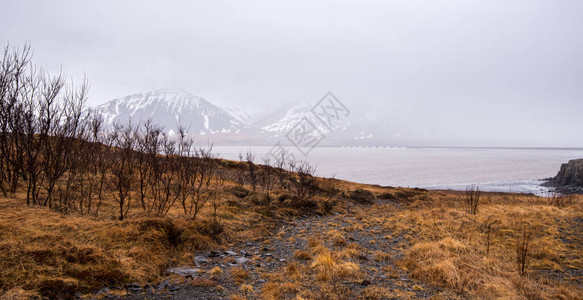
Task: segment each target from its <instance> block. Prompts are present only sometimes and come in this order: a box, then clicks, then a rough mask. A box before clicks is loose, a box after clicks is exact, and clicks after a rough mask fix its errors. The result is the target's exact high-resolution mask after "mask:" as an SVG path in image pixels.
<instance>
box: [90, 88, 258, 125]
mask: <svg viewBox="0 0 583 300" xmlns="http://www.w3.org/2000/svg"><path fill="white" fill-rule="evenodd" d="M95 111H97V112H99V113H101V114H102V115H103V117H104V122H105V124H106V125H109V126H110V125H112V124H114V123H116V122H117V123H126V122H128V120H129V119H131V120H132V121H133V122H140V121H145V120H147V119H152V120H153V121H155V122H156V123H158V124H160V125H162V126H164V131H165V132H167V133H172V132H175V131H176V128H177V127H178V125H179V124H181V125H182V126H184V127H186V128H189V132H190V133H192V134H215V133H226V134H228V133H231V134H236V133H239V132H241V131H242V130H244V129H245V128H246V127H247V126H246V125H245V122H244V121H241V120H239V119H238V118H236V117H235V116H233V115H232V114H231V113H229V112H227V111H226V110H224V109H222V108H220V107H218V106H216V105H213V104H212V103H210V102H208V101H207V100H205V99H203V98H201V97H197V96H194V95H192V94H190V93H188V92H185V91H183V90H179V89H157V90H154V91H151V92H147V93H138V94H133V95H130V96H127V97H124V98H119V99H115V100H111V101H109V102H107V103H105V104H102V105H99V106H97V107H96V108H95Z"/></svg>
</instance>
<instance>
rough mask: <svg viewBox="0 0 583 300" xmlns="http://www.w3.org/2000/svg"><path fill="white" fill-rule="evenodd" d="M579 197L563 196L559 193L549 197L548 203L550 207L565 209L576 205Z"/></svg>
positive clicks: (572, 195)
mask: <svg viewBox="0 0 583 300" xmlns="http://www.w3.org/2000/svg"><path fill="white" fill-rule="evenodd" d="M576 200H577V196H576V195H574V194H569V195H562V194H559V193H552V194H549V195H548V196H547V201H548V203H549V205H552V206H556V207H558V208H565V207H567V206H570V205H572V204H574V203H575V201H576Z"/></svg>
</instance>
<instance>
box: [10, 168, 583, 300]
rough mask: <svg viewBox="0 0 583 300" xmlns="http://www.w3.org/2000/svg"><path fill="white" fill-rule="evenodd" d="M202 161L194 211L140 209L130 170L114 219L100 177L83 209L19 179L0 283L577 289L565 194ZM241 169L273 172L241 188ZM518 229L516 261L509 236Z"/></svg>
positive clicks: (196, 288)
mask: <svg viewBox="0 0 583 300" xmlns="http://www.w3.org/2000/svg"><path fill="white" fill-rule="evenodd" d="M193 159H195V158H193ZM195 160H196V159H195ZM212 165H213V166H214V167H213V169H214V170H215V171H216V172H215V174H220V175H219V177H217V178H218V179H219V181H218V183H220V185H213V186H212V189H213V190H214V191H215V192H213V194H214V195H216V196H217V197H216V198H212V199H215V200H211V201H210V202H208V203H207V204H206V205H205V206H204V207H203V208H202V210H201V211H200V214H199V215H198V216H197V218H196V219H192V217H191V216H188V215H186V214H185V213H184V210H183V208H182V207H181V206H180V205H173V206H172V207H171V208H170V209H169V210H168V212H167V214H166V215H165V216H156V214H154V212H153V211H147V210H144V209H143V208H142V205H141V204H140V202H139V200H138V198H137V197H138V195H139V182H138V181H135V182H133V183H132V185H133V188H132V191H131V193H132V194H133V197H135V198H136V199H135V200H134V201H133V202H132V203H131V205H130V207H129V210H128V213H127V214H126V215H125V218H124V220H123V221H119V220H117V215H118V212H117V210H118V208H117V206H118V203H117V202H116V201H115V199H114V198H113V195H114V194H113V193H110V192H113V191H110V192H107V193H105V194H106V195H108V196H105V197H104V199H103V203H102V205H101V208H100V209H99V211H98V212H97V213H92V214H83V213H81V212H79V211H76V210H70V211H68V212H66V213H63V212H62V211H61V212H60V211H56V210H51V209H48V208H46V207H38V206H35V207H27V206H26V205H23V203H25V195H24V194H23V190H22V189H21V188H19V189H18V191H17V193H16V194H15V195H14V196H9V197H1V198H0V228H1V229H2V230H1V231H0V237H1V242H0V263H1V266H0V267H1V269H2V270H4V271H3V272H2V273H1V274H0V287H1V293H2V295H3V297H5V298H27V297H32V296H34V295H44V296H46V297H50V298H59V297H60V298H70V297H73V298H74V297H84V298H85V297H87V298H92V297H98V298H101V297H107V298H116V297H122V298H127V299H153V298H154V299H166V298H167V297H177V298H183V299H191V298H206V299H224V298H229V297H230V298H231V299H256V298H264V299H294V298H303V299H323V298H330V299H356V298H359V299H386V298H427V297H434V298H448V299H452V298H484V297H486V298H499V297H502V298H512V299H517V298H525V299H526V298H542V299H550V298H557V297H561V298H565V299H576V298H580V297H583V294H582V292H581V286H582V284H583V274H582V273H581V270H582V269H583V264H582V261H583V253H582V252H581V251H580V249H581V247H583V236H582V235H581V232H580V230H579V229H578V228H579V227H580V226H581V220H583V213H582V209H581V208H582V206H581V202H580V200H579V199H577V201H575V202H574V201H571V202H569V204H568V205H567V206H557V205H555V204H553V203H552V202H550V201H549V199H545V198H538V197H534V196H532V195H518V194H499V193H485V194H483V195H482V196H481V200H480V204H479V206H478V208H479V210H478V212H477V213H476V214H475V215H473V214H471V213H468V212H467V207H466V205H465V200H464V199H466V198H467V194H466V193H463V192H453V191H426V190H419V189H404V188H391V187H380V186H370V185H362V184H355V183H350V182H345V181H339V180H333V179H324V178H314V180H315V181H313V182H312V183H309V184H308V185H307V186H311V187H312V188H313V190H312V188H310V189H309V190H310V191H311V192H309V193H308V194H301V191H300V190H298V189H297V188H298V187H299V185H297V183H298V182H300V181H303V182H311V180H309V178H311V177H309V176H308V177H305V176H304V175H302V173H290V172H288V171H283V170H281V169H276V168H271V167H264V166H258V165H252V164H250V163H243V164H241V163H238V162H232V161H226V160H213V163H212ZM252 174H258V177H257V178H256V179H259V178H265V177H263V176H265V175H266V174H269V176H270V178H272V179H273V181H270V182H271V184H268V185H270V186H267V185H266V181H263V180H257V181H256V184H257V185H256V186H255V188H254V185H253V182H254V180H253V178H254V176H255V175H252ZM302 178H303V179H302ZM136 180H137V178H136ZM280 180H282V181H280ZM306 180H308V181H306ZM304 187H306V186H304ZM108 189H109V188H108ZM302 195H303V196H302ZM150 196H152V195H150ZM150 196H147V199H151V198H150ZM152 199H153V198H152ZM147 201H151V200H147ZM177 204H178V203H177ZM488 224H489V225H488ZM525 232H528V234H529V236H528V242H529V245H530V246H529V250H528V253H527V255H528V256H527V257H528V262H529V263H528V265H527V268H526V270H525V273H524V275H521V272H520V268H517V265H516V259H517V257H516V247H517V245H520V242H521V241H522V240H523V239H522V238H523V234H524V233H525ZM486 241H488V242H487V243H486ZM486 245H489V246H486Z"/></svg>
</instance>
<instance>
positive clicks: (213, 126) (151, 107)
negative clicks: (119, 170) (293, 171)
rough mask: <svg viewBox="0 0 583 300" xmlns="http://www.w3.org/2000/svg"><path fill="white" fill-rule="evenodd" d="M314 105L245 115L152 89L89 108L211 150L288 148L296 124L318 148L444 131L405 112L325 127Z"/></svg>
mask: <svg viewBox="0 0 583 300" xmlns="http://www.w3.org/2000/svg"><path fill="white" fill-rule="evenodd" d="M314 105H315V103H307V104H306V103H304V104H287V105H282V106H281V107H279V108H277V109H275V110H272V111H268V112H264V113H260V114H259V113H255V114H250V113H247V112H246V111H245V110H244V109H241V108H234V107H230V108H221V107H218V106H216V105H214V104H212V103H211V102H209V101H207V100H205V99H203V98H201V97H198V96H195V95H192V94H190V93H188V92H185V91H183V90H176V89H158V90H154V91H151V92H146V93H137V94H133V95H130V96H127V97H124V98H119V99H115V100H111V101H109V102H107V103H105V104H102V105H100V106H97V107H96V108H94V109H95V110H96V111H97V112H100V113H101V114H102V115H103V117H104V121H105V125H106V126H111V125H112V124H114V123H116V122H117V123H122V124H123V123H126V122H127V121H128V119H130V118H131V119H132V121H133V122H134V123H138V122H140V121H145V120H147V119H152V120H153V121H154V122H155V123H158V124H160V125H162V126H164V130H165V132H167V133H173V132H176V128H177V127H178V124H181V125H183V126H184V127H187V128H188V127H190V128H189V133H191V134H193V135H205V136H206V137H205V139H208V140H209V141H211V142H216V143H217V145H235V144H237V145H270V144H273V143H274V142H277V141H282V142H283V143H286V142H287V143H289V142H290V139H291V138H290V136H292V135H293V136H295V137H297V136H301V135H302V134H301V132H300V133H298V131H299V130H298V125H299V124H301V123H303V125H305V128H307V129H308V130H313V129H314V128H316V129H317V131H316V132H315V134H313V137H314V138H316V137H321V136H324V139H323V140H322V142H321V143H319V145H329V146H361V145H362V146H365V145H407V144H415V143H416V142H417V141H424V140H426V139H427V137H428V136H431V135H432V134H434V132H437V129H439V128H443V127H444V126H443V124H440V123H439V122H434V123H427V121H424V120H423V118H422V117H417V116H416V114H414V113H413V112H412V111H411V110H410V109H406V108H396V109H393V110H383V111H372V112H370V111H368V112H366V111H354V112H353V113H351V114H349V115H343V116H342V118H339V119H337V120H335V121H334V122H333V124H331V123H326V122H325V121H324V120H323V119H322V115H320V117H318V116H316V114H315V113H314V112H312V109H314ZM314 111H316V112H318V110H314ZM448 126H449V125H448ZM426 128H427V129H426ZM436 128H437V129H436ZM448 132H450V131H448ZM211 136H212V138H211ZM308 136H309V134H308ZM292 143H293V141H292ZM417 144H420V142H417Z"/></svg>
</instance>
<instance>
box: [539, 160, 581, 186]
mask: <svg viewBox="0 0 583 300" xmlns="http://www.w3.org/2000/svg"><path fill="white" fill-rule="evenodd" d="M545 181H546V182H545V183H544V184H543V186H546V187H552V188H554V189H555V192H558V193H561V194H583V159H573V160H570V161H569V162H568V163H564V164H562V165H561V169H560V170H559V173H557V176H555V177H551V178H547V179H545Z"/></svg>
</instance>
